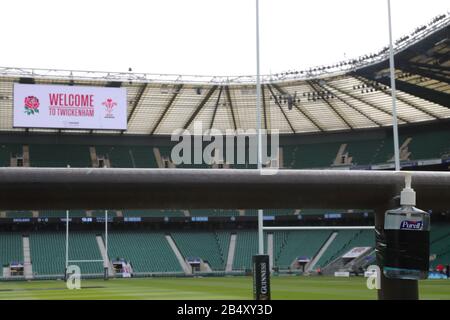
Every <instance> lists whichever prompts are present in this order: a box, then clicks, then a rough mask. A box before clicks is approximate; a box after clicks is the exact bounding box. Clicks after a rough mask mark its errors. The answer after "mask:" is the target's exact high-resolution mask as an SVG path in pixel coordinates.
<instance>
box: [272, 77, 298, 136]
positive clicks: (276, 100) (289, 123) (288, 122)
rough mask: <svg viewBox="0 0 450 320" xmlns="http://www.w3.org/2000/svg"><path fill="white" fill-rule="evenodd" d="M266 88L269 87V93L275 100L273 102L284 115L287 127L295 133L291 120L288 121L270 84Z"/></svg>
mask: <svg viewBox="0 0 450 320" xmlns="http://www.w3.org/2000/svg"><path fill="white" fill-rule="evenodd" d="M267 88H268V89H269V91H270V93H271V94H272V97H273V99H274V100H275V104H276V105H277V106H278V108H280V111H281V113H282V114H283V116H284V119H285V120H286V122H287V124H288V125H289V127H290V128H291V130H292V132H293V133H295V129H294V127H293V126H292V123H291V121H289V118H288V116H287V115H286V112H285V111H284V110H283V107H282V106H281V104H280V102H279V101H278V98H277V96H276V95H275V93H274V92H273V91H272V88H271V87H270V84H268V85H267Z"/></svg>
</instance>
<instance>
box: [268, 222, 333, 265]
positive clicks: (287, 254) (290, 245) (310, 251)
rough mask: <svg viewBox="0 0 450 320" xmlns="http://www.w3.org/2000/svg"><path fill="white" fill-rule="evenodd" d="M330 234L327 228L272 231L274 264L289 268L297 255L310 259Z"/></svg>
mask: <svg viewBox="0 0 450 320" xmlns="http://www.w3.org/2000/svg"><path fill="white" fill-rule="evenodd" d="M330 234H331V232H330V231H328V230H318V231H310V230H305V231H277V232H274V266H275V267H278V268H279V269H289V268H290V266H291V264H292V262H293V261H294V260H295V259H296V258H298V257H307V258H309V259H310V260H312V259H313V258H314V257H315V256H316V254H317V252H318V251H319V249H320V248H321V247H322V246H323V244H324V243H325V241H326V240H327V239H328V238H329V236H330Z"/></svg>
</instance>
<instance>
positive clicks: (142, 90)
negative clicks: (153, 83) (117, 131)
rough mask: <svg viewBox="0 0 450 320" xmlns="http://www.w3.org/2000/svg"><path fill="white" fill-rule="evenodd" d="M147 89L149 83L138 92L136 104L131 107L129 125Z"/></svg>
mask: <svg viewBox="0 0 450 320" xmlns="http://www.w3.org/2000/svg"><path fill="white" fill-rule="evenodd" d="M147 88H148V83H146V84H144V85H142V86H141V89H140V90H139V91H138V93H137V95H136V99H135V100H134V103H133V107H131V111H130V114H129V115H128V118H127V123H128V122H129V121H130V119H131V117H133V114H134V111H135V110H136V108H137V106H138V105H139V103H140V102H141V99H142V96H143V95H144V93H145V91H146V90H147Z"/></svg>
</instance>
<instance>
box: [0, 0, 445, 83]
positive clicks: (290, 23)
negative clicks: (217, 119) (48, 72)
mask: <svg viewBox="0 0 450 320" xmlns="http://www.w3.org/2000/svg"><path fill="white" fill-rule="evenodd" d="M255 3H256V2H255V0H190V1H187V0H145V1H144V0H126V1H123V0H122V1H116V0H71V1H67V0H66V1H62V0H59V1H58V0H39V1H36V0H34V1H33V0H2V1H1V2H0V12H2V15H1V18H0V30H2V39H1V44H0V67H22V68H44V69H69V70H90V71H128V68H132V70H133V71H134V72H145V73H154V74H184V75H253V74H255V73H256V53H255V50H256V41H255V35H256V28H255V23H256V19H255V16H256V14H255ZM391 5H392V19H393V36H394V39H398V38H400V37H401V36H403V35H405V34H408V33H410V32H412V31H413V30H414V29H415V28H416V27H418V26H420V25H422V24H425V23H428V22H429V21H430V20H431V19H432V18H433V17H435V16H436V15H438V14H442V13H446V12H448V11H449V9H450V2H449V1H448V0H426V1H424V0H391ZM387 23H388V18H387V0H339V1H336V0H313V1H305V0H260V56H261V73H262V74H270V73H277V72H282V71H287V70H301V69H304V68H308V67H311V66H318V65H323V64H327V63H334V62H338V61H341V60H343V59H345V58H355V57H358V56H360V55H364V54H368V53H372V52H376V51H379V50H380V49H381V48H382V47H384V46H386V45H387V44H388V40H389V38H388V37H389V34H388V24H387Z"/></svg>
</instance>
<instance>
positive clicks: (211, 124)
mask: <svg viewBox="0 0 450 320" xmlns="http://www.w3.org/2000/svg"><path fill="white" fill-rule="evenodd" d="M222 91H223V86H220V90H219V94H218V95H217V101H216V105H215V106H214V112H213V115H212V117H211V122H210V124H209V129H210V130H211V129H212V127H213V125H214V120H215V119H216V114H217V109H218V108H219V103H220V97H221V96H222Z"/></svg>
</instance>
